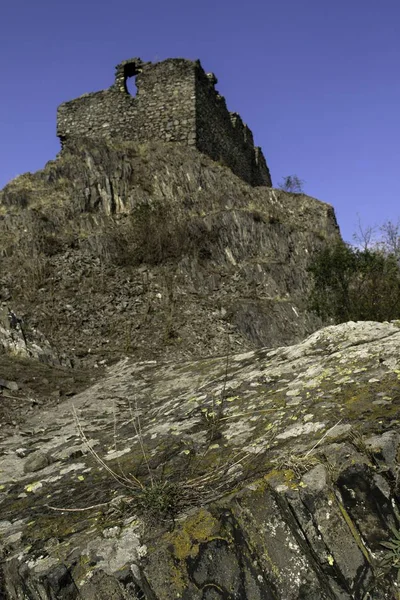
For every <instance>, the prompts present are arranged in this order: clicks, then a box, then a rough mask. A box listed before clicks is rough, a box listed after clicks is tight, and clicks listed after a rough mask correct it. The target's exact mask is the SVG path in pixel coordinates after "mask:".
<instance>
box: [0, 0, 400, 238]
mask: <svg viewBox="0 0 400 600" xmlns="http://www.w3.org/2000/svg"><path fill="white" fill-rule="evenodd" d="M1 24H2V26H1V34H0V69H1V73H0V187H3V185H5V184H6V183H7V181H8V180H9V179H11V178H13V177H15V176H16V175H18V174H21V173H23V172H26V171H35V170H37V169H39V168H42V167H43V166H44V164H45V163H46V162H47V161H48V160H51V159H53V158H54V157H55V155H56V153H57V152H58V150H59V144H58V140H57V137H56V108H57V106H58V104H60V103H61V102H64V101H66V100H71V99H73V98H75V97H76V96H80V95H81V94H83V93H86V92H91V91H96V90H99V89H103V88H106V87H108V86H109V85H111V84H112V83H113V78H114V66H115V65H116V64H117V63H119V62H120V61H121V60H124V59H127V58H131V57H133V56H140V57H141V58H142V59H143V60H146V61H157V60H162V59H165V58H169V57H184V58H191V59H196V58H200V60H201V62H202V65H203V67H204V68H205V70H206V71H213V72H214V73H215V74H216V76H217V77H218V80H219V81H218V84H217V86H216V87H217V89H218V90H219V92H220V93H221V94H222V95H223V96H225V98H226V100H227V105H228V108H229V110H231V111H235V112H239V113H240V115H241V116H242V118H243V120H244V121H245V122H246V123H247V124H248V125H249V127H250V128H251V129H252V131H253V134H254V138H255V142H256V144H257V145H260V146H261V147H262V148H263V151H264V155H265V157H266V159H267V162H268V165H269V167H270V170H271V174H272V179H273V182H274V184H275V185H276V184H277V183H278V182H279V181H280V180H281V178H282V177H283V176H284V175H288V174H293V173H295V174H297V175H298V176H299V177H300V178H301V179H304V180H305V182H306V183H305V191H306V192H307V193H308V194H310V195H311V196H314V197H316V198H319V199H320V200H324V201H326V202H330V203H331V204H333V206H334V207H335V210H336V214H337V217H338V221H339V224H340V227H341V230H342V234H343V236H344V238H345V239H347V240H350V239H351V234H352V232H353V231H354V229H355V226H356V223H357V214H359V215H360V217H361V219H362V222H363V223H365V224H366V225H367V224H368V225H373V224H375V223H378V224H379V223H382V222H383V221H384V220H386V219H390V220H392V221H397V219H398V218H399V217H400V210H399V200H400V198H399V187H400V121H399V109H400V73H399V66H400V1H399V0H381V1H380V2H378V0H335V1H328V0H246V1H244V0H242V1H240V2H239V0H229V1H228V0H219V1H217V0H201V1H196V0H195V1H193V0H142V1H138V0H113V1H112V2H110V1H107V0H68V1H65V2H56V1H55V0H35V2H33V1H32V0H4V2H3V3H2V8H1Z"/></svg>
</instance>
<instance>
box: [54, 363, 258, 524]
mask: <svg viewBox="0 0 400 600" xmlns="http://www.w3.org/2000/svg"><path fill="white" fill-rule="evenodd" d="M227 368H228V367H227V366H226V369H227ZM225 387H226V375H225V384H224V389H223V394H224V393H225ZM128 405H129V411H130V414H131V419H130V421H129V422H130V423H131V424H132V425H133V428H134V430H135V434H136V437H137V440H138V442H139V446H140V452H141V455H142V458H143V462H144V464H145V467H146V470H147V473H148V475H147V476H145V477H143V476H140V477H139V476H136V474H134V473H132V472H131V471H129V472H126V469H125V470H124V469H123V468H122V466H121V464H119V462H117V464H118V467H119V469H118V470H115V469H113V468H111V467H110V466H109V465H108V464H107V463H106V462H105V460H104V459H103V458H102V457H101V456H100V455H99V453H98V452H96V450H95V449H94V448H93V444H92V443H90V440H89V439H88V438H87V436H86V434H85V432H84V430H83V427H82V424H81V422H80V420H79V417H78V414H77V411H76V409H75V408H74V407H73V415H74V420H75V423H76V427H77V429H78V433H79V436H80V438H81V440H82V442H83V443H84V444H85V446H86V448H87V449H88V451H89V453H90V454H91V455H92V456H93V458H94V459H95V461H96V462H97V463H98V465H99V466H100V468H102V469H103V470H104V471H106V472H107V473H108V474H109V475H110V476H111V477H112V479H114V481H115V482H116V483H117V484H119V485H120V486H122V487H123V488H125V490H126V494H124V496H123V497H120V498H118V501H119V502H118V506H116V504H115V501H110V502H108V503H105V504H104V503H103V504H101V505H94V506H91V507H86V508H83V509H61V508H55V507H50V508H52V509H53V510H89V509H90V508H96V507H98V506H105V505H110V510H111V511H113V510H115V509H116V508H117V512H119V513H121V512H122V513H123V514H125V515H126V511H127V510H129V511H132V512H133V513H136V514H137V515H138V516H139V517H141V518H142V519H143V521H145V522H147V523H148V524H150V525H151V524H156V523H163V522H171V520H172V521H174V519H175V518H176V516H177V515H178V514H179V513H180V512H182V511H183V510H185V509H187V508H190V507H192V506H199V504H202V503H207V502H210V501H212V500H215V499H217V498H219V497H221V496H222V495H224V494H225V493H226V492H227V491H229V489H231V488H232V486H233V485H234V484H235V483H236V481H237V477H238V476H239V473H240V472H241V465H242V464H243V463H244V461H247V460H249V455H248V454H247V453H239V454H235V455H234V456H233V457H232V458H231V459H230V460H227V461H225V462H224V463H223V464H222V465H220V466H218V467H217V468H215V469H213V471H212V472H210V473H208V472H204V471H203V470H202V469H200V474H198V475H195V476H194V477H191V478H190V477H188V476H187V475H186V476H185V477H182V476H181V474H179V473H177V474H175V475H174V476H171V477H169V478H168V479H167V477H166V476H165V475H164V474H163V472H162V474H161V475H158V474H156V473H155V472H154V471H153V470H152V468H151V466H150V462H149V459H148V451H147V449H146V447H145V443H144V440H143V433H142V429H141V424H140V419H139V411H138V410H137V407H136V410H135V411H133V409H132V407H131V405H130V403H129V402H128ZM221 415H222V413H221ZM221 418H222V417H221ZM214 419H215V420H214ZM218 427H219V421H218V420H216V417H213V418H212V421H211V422H210V437H209V439H210V440H211V436H212V435H217V431H218ZM116 438H117V423H116V417H115V412H114V450H115V451H117V444H116ZM214 439H215V438H214ZM117 461H118V459H117ZM199 464H200V466H201V460H200V463H199ZM132 467H133V468H134V467H135V465H132ZM191 474H192V475H193V474H194V473H193V471H191Z"/></svg>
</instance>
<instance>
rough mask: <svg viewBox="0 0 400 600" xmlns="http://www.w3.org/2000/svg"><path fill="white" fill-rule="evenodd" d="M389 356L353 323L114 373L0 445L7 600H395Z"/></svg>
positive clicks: (395, 335)
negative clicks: (293, 340)
mask: <svg viewBox="0 0 400 600" xmlns="http://www.w3.org/2000/svg"><path fill="white" fill-rule="evenodd" d="M399 357H400V328H399V323H398V322H393V323H381V324H379V323H371V322H362V323H361V322H360V323H347V324H343V325H339V326H332V327H327V328H325V329H322V330H320V331H318V332H316V333H314V334H313V335H311V336H310V337H308V338H307V339H306V340H305V341H303V342H301V343H299V344H298V345H292V346H288V347H281V348H275V349H271V348H264V349H260V350H257V351H249V352H246V353H242V354H234V353H233V354H228V355H227V356H222V357H221V358H215V357H214V358H207V359H204V360H198V361H187V362H175V363H171V362H170V363H164V364H159V363H156V362H154V361H153V362H135V361H134V360H132V359H128V358H127V359H125V360H123V361H121V362H119V363H118V364H115V365H114V366H112V367H110V368H109V369H108V372H107V375H106V376H105V378H104V379H102V380H100V381H98V382H97V383H96V384H95V385H93V386H92V387H90V388H88V389H87V390H86V391H84V392H82V393H80V394H78V395H76V396H75V397H73V398H71V399H69V400H66V401H64V402H63V403H62V404H60V405H58V407H57V409H56V410H48V411H46V412H44V411H42V412H41V413H40V414H38V415H37V416H36V417H34V418H31V419H30V420H29V422H27V423H25V424H24V425H21V426H20V428H19V430H16V431H15V432H14V434H13V435H12V436H8V437H4V436H3V439H2V440H1V444H0V515H1V520H0V532H1V538H0V544H1V552H2V561H1V569H0V573H1V575H0V597H1V598H4V599H7V600H17V599H20V598H24V599H26V600H38V599H40V600H48V599H49V600H50V599H63V600H66V599H68V600H69V599H77V598H82V599H85V600H89V599H90V600H94V599H95V598H96V599H102V598H104V599H106V598H107V599H108V598H113V599H115V600H118V599H121V600H122V599H124V598H136V599H139V598H140V599H146V600H172V599H175V598H182V599H186V600H189V599H190V600H197V599H199V600H200V599H207V600H216V599H218V598H224V599H232V600H233V599H239V598H240V599H243V600H246V599H248V600H259V599H260V600H261V599H274V600H278V599H281V600H295V599H296V600H297V599H308V600H310V599H315V600H321V599H330V600H333V599H335V600H336V599H337V600H339V599H340V600H350V599H355V600H361V599H364V600H365V599H373V600H384V599H385V600H391V599H393V598H397V597H398V586H397V584H396V576H397V570H398V568H399V559H398V556H399V553H400V550H399V546H400V543H399V533H398V528H399V521H400V513H399V503H400V496H399V489H398V477H399V443H400V435H399V403H400V358H399ZM385 544H389V545H390V544H391V545H392V547H393V548H394V550H393V551H392V554H390V552H391V551H390V550H389V549H388V547H387V546H385Z"/></svg>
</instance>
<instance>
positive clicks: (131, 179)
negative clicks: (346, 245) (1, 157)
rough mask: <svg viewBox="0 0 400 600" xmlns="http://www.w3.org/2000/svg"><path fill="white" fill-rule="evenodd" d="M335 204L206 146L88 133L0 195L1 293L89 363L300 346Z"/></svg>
mask: <svg viewBox="0 0 400 600" xmlns="http://www.w3.org/2000/svg"><path fill="white" fill-rule="evenodd" d="M338 239H340V234H339V230H338V227H337V223H336V220H335V215H334V212H333V209H332V207H331V206H329V205H328V204H325V203H323V202H319V201H317V200H315V199H314V198H310V197H308V196H305V195H303V194H288V193H285V192H283V191H281V190H274V189H271V188H265V187H264V188H257V189H255V188H252V187H251V186H249V185H247V184H246V183H244V182H243V181H242V180H241V179H239V178H238V177H235V176H234V175H233V174H232V172H231V171H230V170H229V169H227V168H224V167H222V166H221V165H218V164H216V163H215V162H213V161H212V160H211V159H209V158H207V157H206V156H203V155H201V154H200V153H199V152H198V151H197V150H195V149H194V148H187V147H184V146H181V145H180V144H178V143H171V144H160V143H159V144H156V143H152V144H129V143H126V144H112V143H109V144H107V143H106V142H102V141H97V140H96V141H93V140H81V141H75V142H74V143H71V144H69V146H68V149H65V150H64V151H63V152H62V153H61V155H60V156H59V157H58V158H57V160H55V161H51V162H49V163H48V164H47V165H46V167H45V168H44V169H43V170H42V171H39V172H38V173H35V174H25V175H22V176H21V177H18V178H16V179H15V180H13V181H12V182H10V183H9V184H8V185H7V186H6V187H5V188H4V190H3V191H1V192H0V301H4V302H6V303H7V305H10V306H11V307H12V308H13V310H15V311H16V313H17V314H18V315H20V314H21V315H23V316H24V317H25V320H26V322H27V324H29V325H31V326H32V327H33V328H36V329H39V330H40V331H42V332H43V334H44V335H45V337H46V338H47V339H48V340H49V342H50V344H51V345H52V346H53V347H57V349H58V351H59V352H65V353H68V354H70V355H71V354H72V355H75V357H78V358H79V360H80V361H81V362H83V363H85V364H88V365H89V366H94V365H95V364H96V363H97V365H99V364H100V365H101V364H102V361H107V362H108V361H110V360H114V361H115V360H118V359H119V358H122V357H123V356H126V355H127V354H128V355H132V356H133V357H134V358H136V359H138V360H147V359H153V358H157V359H163V360H171V359H172V360H187V359H191V358H198V357H204V356H215V355H218V354H223V353H224V352H226V348H227V338H228V335H229V336H230V339H231V343H232V346H233V347H234V348H235V349H236V351H241V350H242V351H245V350H251V349H254V348H255V347H261V346H269V347H272V346H280V345H286V344H292V343H296V342H299V341H301V340H302V339H304V337H306V336H307V335H309V334H310V333H312V332H313V331H315V330H316V329H318V328H319V327H321V322H320V321H319V320H318V319H317V318H316V317H315V316H313V315H310V313H309V312H307V306H306V304H307V295H308V291H309V286H310V280H309V279H310V278H309V274H308V272H307V267H308V265H309V262H310V258H311V257H312V256H313V255H314V254H315V252H316V251H317V250H318V249H320V248H321V247H322V246H323V245H326V244H329V243H334V242H335V241H337V240H338Z"/></svg>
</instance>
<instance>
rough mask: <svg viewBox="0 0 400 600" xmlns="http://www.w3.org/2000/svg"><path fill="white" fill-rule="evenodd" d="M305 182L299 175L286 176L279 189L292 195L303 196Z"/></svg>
mask: <svg viewBox="0 0 400 600" xmlns="http://www.w3.org/2000/svg"><path fill="white" fill-rule="evenodd" d="M304 183H305V181H303V179H300V177H298V176H297V175H286V177H284V178H283V179H282V181H281V182H280V183H279V184H278V188H279V189H280V190H283V191H284V192H289V193H290V194H303V193H304V190H303V185H304Z"/></svg>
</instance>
